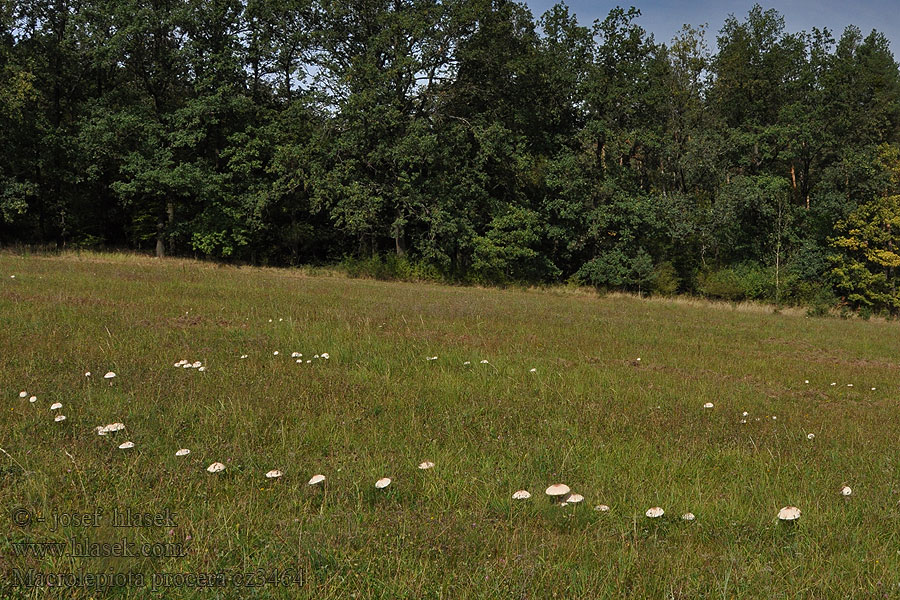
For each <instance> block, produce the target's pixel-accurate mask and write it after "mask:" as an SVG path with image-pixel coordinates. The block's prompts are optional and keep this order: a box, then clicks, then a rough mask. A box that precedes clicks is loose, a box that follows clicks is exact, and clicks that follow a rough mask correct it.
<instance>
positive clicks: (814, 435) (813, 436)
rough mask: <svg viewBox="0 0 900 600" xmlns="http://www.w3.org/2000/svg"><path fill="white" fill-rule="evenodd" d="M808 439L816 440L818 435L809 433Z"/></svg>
mask: <svg viewBox="0 0 900 600" xmlns="http://www.w3.org/2000/svg"><path fill="white" fill-rule="evenodd" d="M806 439H808V440H814V439H816V434H814V433H807V434H806Z"/></svg>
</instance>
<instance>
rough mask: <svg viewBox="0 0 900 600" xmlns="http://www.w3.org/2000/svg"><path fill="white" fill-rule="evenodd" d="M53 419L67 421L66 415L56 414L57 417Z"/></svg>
mask: <svg viewBox="0 0 900 600" xmlns="http://www.w3.org/2000/svg"><path fill="white" fill-rule="evenodd" d="M53 420H54V421H56V422H57V423H59V422H60V421H65V420H66V415H56V418H55V419H53Z"/></svg>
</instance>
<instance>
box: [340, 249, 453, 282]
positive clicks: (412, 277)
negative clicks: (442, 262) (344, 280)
mask: <svg viewBox="0 0 900 600" xmlns="http://www.w3.org/2000/svg"><path fill="white" fill-rule="evenodd" d="M340 268H341V269H342V270H343V271H344V272H346V273H347V275H348V276H349V277H355V278H366V277H368V278H371V279H379V280H385V281H387V280H402V281H443V280H444V279H445V277H444V276H443V274H442V273H441V271H440V269H438V268H437V267H435V266H434V265H430V264H428V263H425V262H422V261H414V260H411V259H409V258H407V257H405V256H397V255H395V254H388V255H386V256H380V255H376V256H371V257H368V258H353V257H345V258H344V260H343V261H341V263H340Z"/></svg>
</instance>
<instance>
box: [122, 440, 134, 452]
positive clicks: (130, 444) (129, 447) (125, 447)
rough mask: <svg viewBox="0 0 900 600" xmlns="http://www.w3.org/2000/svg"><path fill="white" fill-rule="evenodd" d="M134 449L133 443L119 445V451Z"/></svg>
mask: <svg viewBox="0 0 900 600" xmlns="http://www.w3.org/2000/svg"><path fill="white" fill-rule="evenodd" d="M131 448H134V442H122V443H121V444H119V450H129V449H131Z"/></svg>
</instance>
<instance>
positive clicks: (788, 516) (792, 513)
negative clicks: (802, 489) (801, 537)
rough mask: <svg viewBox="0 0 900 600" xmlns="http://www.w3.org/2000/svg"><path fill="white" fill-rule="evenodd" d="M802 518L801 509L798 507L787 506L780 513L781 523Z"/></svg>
mask: <svg viewBox="0 0 900 600" xmlns="http://www.w3.org/2000/svg"><path fill="white" fill-rule="evenodd" d="M799 518H800V509H799V508H797V507H796V506H785V507H784V508H782V509H781V510H779V511H778V519H779V520H780V521H796V520H797V519H799Z"/></svg>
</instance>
